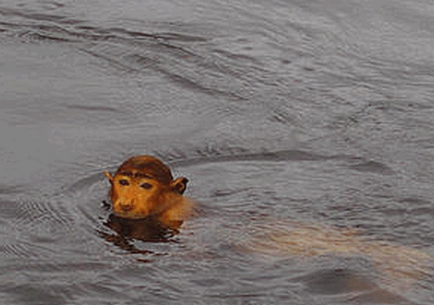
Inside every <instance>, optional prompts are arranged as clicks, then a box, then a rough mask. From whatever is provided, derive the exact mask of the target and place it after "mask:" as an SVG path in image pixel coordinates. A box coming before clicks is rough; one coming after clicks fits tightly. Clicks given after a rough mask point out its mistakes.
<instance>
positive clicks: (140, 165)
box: [105, 156, 188, 218]
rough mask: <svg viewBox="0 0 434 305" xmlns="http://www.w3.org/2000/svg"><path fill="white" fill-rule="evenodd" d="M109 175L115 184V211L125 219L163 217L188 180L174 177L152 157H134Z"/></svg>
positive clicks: (111, 194)
mask: <svg viewBox="0 0 434 305" xmlns="http://www.w3.org/2000/svg"><path fill="white" fill-rule="evenodd" d="M105 175H106V177H107V178H108V180H109V182H110V184H111V189H110V199H111V202H112V209H113V212H114V213H115V214H116V215H118V216H120V217H123V218H146V217H147V216H153V215H155V216H159V215H161V214H162V213H164V212H167V210H168V209H173V208H174V205H176V204H177V203H179V202H180V201H179V200H175V199H177V198H181V197H182V196H181V195H182V194H183V193H184V191H185V189H186V186H187V182H188V180H187V178H184V177H181V178H178V179H173V178H172V175H171V173H170V170H169V168H168V167H167V166H165V165H164V164H163V163H162V162H161V161H159V160H158V159H156V158H153V157H149V156H139V157H133V158H131V159H129V160H127V161H126V162H124V163H123V164H122V165H121V166H120V167H119V169H118V171H117V172H116V174H115V175H114V176H112V175H111V174H110V173H108V172H105ZM154 177H156V178H154Z"/></svg>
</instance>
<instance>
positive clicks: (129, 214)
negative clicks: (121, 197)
mask: <svg viewBox="0 0 434 305" xmlns="http://www.w3.org/2000/svg"><path fill="white" fill-rule="evenodd" d="M113 214H114V215H116V216H117V217H120V218H125V219H146V218H149V215H143V214H137V213H134V212H131V211H116V210H113Z"/></svg>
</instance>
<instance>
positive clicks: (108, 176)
mask: <svg viewBox="0 0 434 305" xmlns="http://www.w3.org/2000/svg"><path fill="white" fill-rule="evenodd" d="M104 176H106V177H107V179H108V181H109V182H110V184H113V177H112V175H111V174H110V173H109V172H104Z"/></svg>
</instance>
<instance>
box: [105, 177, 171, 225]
mask: <svg viewBox="0 0 434 305" xmlns="http://www.w3.org/2000/svg"><path fill="white" fill-rule="evenodd" d="M108 175H110V174H107V173H106V176H107V177H108V178H109V181H110V183H111V189H110V199H111V202H112V204H113V212H114V213H115V214H117V215H118V216H121V217H125V218H144V217H146V216H148V215H149V214H150V213H151V211H152V210H153V209H155V204H157V203H158V202H156V201H159V200H157V198H158V197H159V196H158V195H159V194H160V193H161V192H162V186H161V185H160V184H159V183H158V181H155V180H152V179H146V178H135V177H134V176H130V175H128V176H127V175H115V176H114V177H113V178H112V177H111V176H108Z"/></svg>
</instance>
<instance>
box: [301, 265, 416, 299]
mask: <svg viewBox="0 0 434 305" xmlns="http://www.w3.org/2000/svg"><path fill="white" fill-rule="evenodd" d="M296 280H298V281H300V282H302V283H304V285H305V287H306V288H305V289H306V291H307V292H309V293H312V294H320V295H328V296H336V297H338V298H343V299H345V301H347V302H348V301H349V302H350V303H354V304H412V303H411V302H410V301H409V300H408V299H406V298H404V297H402V296H400V295H397V294H394V293H392V292H389V291H387V290H385V289H383V288H381V287H380V286H378V285H377V284H376V283H374V282H373V281H372V280H370V279H369V278H368V277H366V276H364V275H362V274H359V273H357V272H356V271H354V270H351V269H346V268H339V269H323V270H318V271H315V272H312V273H309V274H308V275H305V276H302V277H298V278H296Z"/></svg>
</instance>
